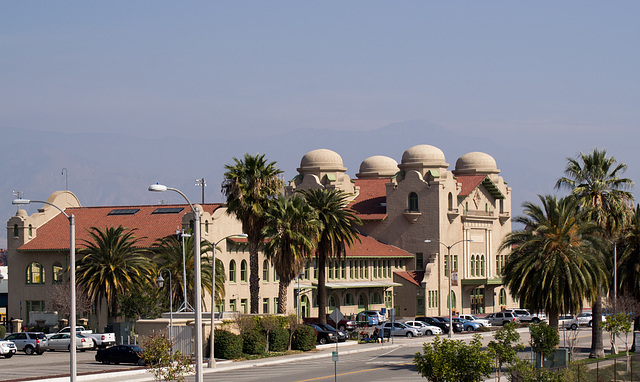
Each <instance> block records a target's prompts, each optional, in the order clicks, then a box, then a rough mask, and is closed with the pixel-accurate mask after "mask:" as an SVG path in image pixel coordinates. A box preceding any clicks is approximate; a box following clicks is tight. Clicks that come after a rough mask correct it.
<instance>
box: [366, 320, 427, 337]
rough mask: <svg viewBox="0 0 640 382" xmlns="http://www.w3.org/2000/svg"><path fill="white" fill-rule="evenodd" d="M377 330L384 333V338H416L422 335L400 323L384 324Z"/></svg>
mask: <svg viewBox="0 0 640 382" xmlns="http://www.w3.org/2000/svg"><path fill="white" fill-rule="evenodd" d="M377 328H378V330H379V331H381V332H382V333H384V336H385V337H387V336H402V337H417V336H420V335H422V333H420V331H419V330H418V329H416V328H412V327H411V326H408V325H406V324H404V323H402V322H385V323H384V324H382V325H378V326H377Z"/></svg>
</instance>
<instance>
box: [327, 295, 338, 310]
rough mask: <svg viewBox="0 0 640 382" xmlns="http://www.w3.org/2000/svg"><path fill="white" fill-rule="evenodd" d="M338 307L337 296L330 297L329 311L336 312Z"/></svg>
mask: <svg viewBox="0 0 640 382" xmlns="http://www.w3.org/2000/svg"><path fill="white" fill-rule="evenodd" d="M336 307H337V305H336V296H334V295H331V296H329V309H330V310H334V309H335V308H336Z"/></svg>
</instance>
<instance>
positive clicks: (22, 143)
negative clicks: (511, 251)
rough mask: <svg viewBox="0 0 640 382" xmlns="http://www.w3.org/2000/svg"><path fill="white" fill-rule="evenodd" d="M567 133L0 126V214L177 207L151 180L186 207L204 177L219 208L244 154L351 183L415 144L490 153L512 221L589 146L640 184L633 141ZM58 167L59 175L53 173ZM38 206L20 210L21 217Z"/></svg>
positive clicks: (417, 124) (427, 125)
mask: <svg viewBox="0 0 640 382" xmlns="http://www.w3.org/2000/svg"><path fill="white" fill-rule="evenodd" d="M579 133H580V134H576V135H575V136H573V135H570V134H569V133H565V134H564V135H560V134H559V133H556V132H549V131H547V132H544V133H542V132H537V131H535V130H531V131H528V132H526V133H522V132H518V133H516V132H510V131H508V130H505V132H504V134H502V135H494V136H485V137H483V136H482V131H481V130H478V134H477V135H475V136H474V135H470V134H469V135H460V134H456V133H453V132H452V131H450V130H448V129H447V128H446V127H443V126H439V125H437V124H435V123H431V122H428V121H425V120H418V121H406V122H401V123H395V124H391V125H388V126H384V127H381V128H379V129H376V130H372V131H336V130H331V129H299V130H295V131H292V132H288V133H284V134H278V135H265V136H234V134H233V132H227V134H225V137H219V138H210V137H200V136H187V137H168V138H158V137H149V138H146V139H144V138H139V137H135V136H127V135H121V134H109V133H77V134H62V133H51V132H45V131H35V130H28V129H19V128H6V127H0V134H1V136H2V138H3V139H2V141H1V142H0V158H1V159H2V161H1V163H2V165H1V166H0V175H2V179H3V181H2V183H1V184H0V194H1V195H3V197H2V199H1V201H2V202H1V203H0V213H1V215H0V216H3V219H4V221H5V222H6V221H7V220H8V219H9V218H10V217H11V216H12V215H14V214H15V211H16V207H14V206H12V205H11V200H12V199H14V198H15V196H13V194H12V192H13V191H16V190H19V191H23V192H24V198H26V199H35V200H46V198H48V197H49V195H50V194H51V193H52V192H54V191H57V190H64V189H65V181H67V182H68V188H69V190H71V191H73V192H74V193H75V194H76V195H77V196H78V198H79V199H80V202H81V203H82V205H83V206H96V205H124V204H129V205H130V204H156V203H159V201H160V200H161V199H163V200H165V201H166V202H167V203H182V202H183V200H182V199H181V198H180V196H179V195H177V194H175V193H164V194H158V193H151V192H148V191H147V187H148V186H149V184H151V183H155V182H159V183H162V184H166V185H169V186H172V187H176V188H178V189H180V190H182V191H183V192H185V193H186V194H187V196H188V197H189V198H190V200H191V201H192V202H193V203H199V202H201V190H200V188H199V187H196V186H195V182H194V180H195V179H199V178H203V177H204V178H205V179H206V182H207V187H206V189H205V201H206V202H222V201H223V200H224V198H223V196H222V194H221V193H220V183H221V182H222V176H223V173H224V165H225V164H228V163H232V158H233V157H238V158H240V157H242V156H243V155H244V154H245V153H251V154H255V153H264V154H266V157H267V159H269V160H271V161H276V162H277V165H278V167H279V168H281V169H282V170H284V171H285V174H284V177H285V180H287V181H288V180H290V179H292V178H293V177H294V176H295V175H296V174H297V171H296V168H297V167H298V166H299V165H300V159H301V158H302V156H303V155H304V154H305V153H307V152H309V151H311V150H314V149H319V148H326V149H330V150H333V151H336V152H337V153H338V154H340V155H341V156H342V159H343V161H344V165H345V167H347V173H348V174H349V175H350V176H351V177H352V178H355V174H356V173H357V172H358V170H359V167H360V163H361V162H362V161H363V160H364V159H366V158H368V157H370V156H373V155H385V156H389V157H391V158H393V159H395V160H396V161H397V162H400V161H401V158H402V154H403V152H404V151H405V150H406V149H408V148H409V147H412V146H414V145H417V144H429V145H433V146H436V147H438V148H440V149H441V150H442V151H443V152H444V154H445V157H446V159H447V163H449V168H450V169H453V168H454V166H455V162H456V160H457V158H459V157H460V156H461V155H463V154H465V153H467V152H471V151H482V152H485V153H488V154H490V155H491V156H493V157H494V158H495V160H496V162H497V164H498V168H499V169H500V170H501V175H502V176H503V177H504V179H505V180H506V181H507V182H508V183H509V186H510V187H511V188H512V190H513V196H512V203H513V215H514V216H516V215H518V214H520V212H521V208H520V206H521V204H522V203H523V202H524V201H534V202H537V198H536V194H546V193H553V192H554V190H553V185H554V183H555V181H556V179H557V178H558V177H560V176H562V171H563V168H564V166H565V163H566V159H565V158H566V157H568V156H571V157H573V156H575V155H576V154H577V153H578V152H579V151H582V152H588V151H590V150H592V148H593V147H599V148H606V149H607V151H608V152H609V153H610V154H612V155H613V156H615V157H616V159H618V161H620V162H625V163H627V164H628V165H629V170H628V171H627V172H626V173H625V174H624V175H625V176H626V177H629V178H631V179H633V180H636V181H637V180H639V179H640V170H639V169H638V166H635V162H637V154H636V151H635V147H634V146H635V144H634V143H633V142H630V141H625V140H620V139H617V138H616V139H613V138H615V137H612V135H611V134H610V132H604V131H602V132H599V131H598V132H586V134H585V132H584V131H581V132H579ZM63 168H65V169H66V170H67V176H65V175H63V174H62V169H63ZM39 207H40V206H36V205H34V206H26V209H27V211H28V213H29V214H31V213H33V212H34V211H35V210H36V209H37V208H39ZM5 247H6V230H3V231H2V232H1V234H0V248H5Z"/></svg>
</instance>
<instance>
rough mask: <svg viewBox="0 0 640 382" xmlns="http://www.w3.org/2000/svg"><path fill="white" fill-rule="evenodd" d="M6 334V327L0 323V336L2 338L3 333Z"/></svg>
mask: <svg viewBox="0 0 640 382" xmlns="http://www.w3.org/2000/svg"><path fill="white" fill-rule="evenodd" d="M5 334H7V328H5V327H4V326H3V325H0V338H4V335H5Z"/></svg>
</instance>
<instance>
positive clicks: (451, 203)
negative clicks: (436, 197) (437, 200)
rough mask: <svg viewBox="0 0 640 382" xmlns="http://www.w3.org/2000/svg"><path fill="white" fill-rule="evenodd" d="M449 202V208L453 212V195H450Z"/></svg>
mask: <svg viewBox="0 0 640 382" xmlns="http://www.w3.org/2000/svg"><path fill="white" fill-rule="evenodd" d="M448 199H449V201H448V203H447V206H448V207H449V211H451V210H453V194H452V193H449V197H448Z"/></svg>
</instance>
